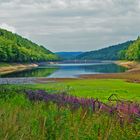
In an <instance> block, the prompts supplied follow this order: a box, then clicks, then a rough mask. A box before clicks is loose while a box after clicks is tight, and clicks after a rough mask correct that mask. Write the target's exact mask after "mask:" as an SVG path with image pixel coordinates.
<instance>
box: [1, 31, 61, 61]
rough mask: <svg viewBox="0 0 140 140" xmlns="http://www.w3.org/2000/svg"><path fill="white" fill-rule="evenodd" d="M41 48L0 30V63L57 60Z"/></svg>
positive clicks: (56, 57) (53, 55)
mask: <svg viewBox="0 0 140 140" xmlns="http://www.w3.org/2000/svg"><path fill="white" fill-rule="evenodd" d="M58 59H59V58H58V56H57V55H55V54H54V53H52V52H51V51H49V50H47V49H46V48H44V47H43V46H40V45H37V44H35V43H33V42H31V41H30V40H28V39H25V38H23V37H21V36H19V35H17V34H13V33H12V32H9V31H7V30H3V29H0V62H22V63H23V62H40V61H50V60H51V61H54V60H58Z"/></svg>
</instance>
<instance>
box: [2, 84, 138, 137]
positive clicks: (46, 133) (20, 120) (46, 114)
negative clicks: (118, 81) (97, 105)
mask: <svg viewBox="0 0 140 140" xmlns="http://www.w3.org/2000/svg"><path fill="white" fill-rule="evenodd" d="M38 86H39V85H38ZM0 95H2V96H0V126H1V127H0V139H2V140H3V139H5V140H26V139H27V140H118V139H119V140H132V139H133V140H139V139H140V133H139V132H140V123H139V122H138V123H132V124H128V123H124V124H123V126H121V125H120V121H119V119H117V118H116V116H115V115H114V116H112V115H108V114H105V113H94V114H93V113H88V112H86V111H82V110H80V109H79V110H77V111H74V112H71V111H70V110H69V108H59V109H58V107H57V106H56V105H55V104H53V103H49V104H48V103H47V104H46V103H44V102H31V101H29V100H28V99H27V98H26V97H25V96H24V95H21V94H19V92H18V93H16V92H14V90H11V91H10V90H9V91H8V92H5V91H2V89H1V92H0Z"/></svg>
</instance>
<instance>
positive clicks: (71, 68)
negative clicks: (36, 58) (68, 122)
mask: <svg viewBox="0 0 140 140" xmlns="http://www.w3.org/2000/svg"><path fill="white" fill-rule="evenodd" d="M124 71H126V68H124V67H121V66H118V65H116V64H112V63H90V64H54V65H46V66H44V67H39V68H35V69H31V70H26V71H22V72H14V73H11V74H6V75H2V76H1V77H49V78H70V77H76V76H77V75H80V74H97V73H118V72H124Z"/></svg>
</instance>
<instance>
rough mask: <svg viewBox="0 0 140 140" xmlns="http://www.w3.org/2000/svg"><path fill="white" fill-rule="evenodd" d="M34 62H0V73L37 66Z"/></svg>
mask: <svg viewBox="0 0 140 140" xmlns="http://www.w3.org/2000/svg"><path fill="white" fill-rule="evenodd" d="M37 66H38V65H36V64H17V63H11V64H8V63H0V75H2V74H7V73H12V72H15V71H23V70H25V69H30V68H33V67H37Z"/></svg>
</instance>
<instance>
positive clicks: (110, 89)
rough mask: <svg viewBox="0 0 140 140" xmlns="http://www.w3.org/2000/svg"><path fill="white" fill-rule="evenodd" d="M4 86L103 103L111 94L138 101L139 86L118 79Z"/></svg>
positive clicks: (139, 99) (139, 95)
mask: <svg viewBox="0 0 140 140" xmlns="http://www.w3.org/2000/svg"><path fill="white" fill-rule="evenodd" d="M5 86H6V87H7V88H8V87H9V88H13V89H17V88H18V89H22V88H25V89H26V88H27V89H28V88H33V89H44V90H47V91H51V92H56V91H66V92H69V93H70V94H71V95H76V96H78V97H86V98H90V97H94V98H98V99H100V100H101V101H104V102H106V101H107V100H108V97H109V96H110V95H112V94H117V96H118V98H120V99H125V100H134V101H140V92H139V91H140V84H138V83H130V82H126V81H124V80H118V79H116V80H115V79H96V80H95V79H87V80H86V79H84V80H78V79H77V80H65V81H61V82H53V83H46V84H35V85H5Z"/></svg>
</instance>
